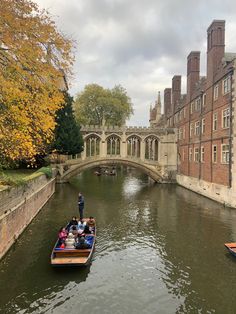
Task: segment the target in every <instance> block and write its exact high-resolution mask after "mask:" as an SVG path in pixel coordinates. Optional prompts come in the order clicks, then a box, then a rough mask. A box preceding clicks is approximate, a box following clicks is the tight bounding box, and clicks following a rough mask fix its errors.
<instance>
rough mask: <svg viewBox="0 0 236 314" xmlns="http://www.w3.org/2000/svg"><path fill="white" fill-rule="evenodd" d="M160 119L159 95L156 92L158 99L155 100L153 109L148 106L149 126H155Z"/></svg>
mask: <svg viewBox="0 0 236 314" xmlns="http://www.w3.org/2000/svg"><path fill="white" fill-rule="evenodd" d="M160 118H161V94H160V92H158V97H157V100H156V101H155V106H154V108H152V106H150V118H149V122H150V126H155V125H156V124H158V122H159V121H160Z"/></svg>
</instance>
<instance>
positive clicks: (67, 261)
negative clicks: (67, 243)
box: [51, 218, 96, 266]
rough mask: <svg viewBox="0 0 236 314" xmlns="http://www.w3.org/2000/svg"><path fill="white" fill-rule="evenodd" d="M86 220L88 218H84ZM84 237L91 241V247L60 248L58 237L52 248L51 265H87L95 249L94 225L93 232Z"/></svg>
mask: <svg viewBox="0 0 236 314" xmlns="http://www.w3.org/2000/svg"><path fill="white" fill-rule="evenodd" d="M85 220H88V218H85ZM85 239H89V240H90V242H91V244H92V245H91V248H88V249H76V248H66V247H65V248H60V246H59V239H57V241H56V244H55V246H54V248H53V250H52V254H51V265H52V266H87V265H89V264H90V263H91V259H92V255H93V252H94V250H95V240H96V226H95V231H94V233H93V234H86V236H85Z"/></svg>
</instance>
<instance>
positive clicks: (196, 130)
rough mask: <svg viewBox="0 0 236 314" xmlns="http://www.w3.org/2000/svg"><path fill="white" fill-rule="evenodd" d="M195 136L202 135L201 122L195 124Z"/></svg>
mask: <svg viewBox="0 0 236 314" xmlns="http://www.w3.org/2000/svg"><path fill="white" fill-rule="evenodd" d="M194 134H195V135H200V121H196V122H195V128H194Z"/></svg>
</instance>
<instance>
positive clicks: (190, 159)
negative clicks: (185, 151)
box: [188, 147, 193, 161]
mask: <svg viewBox="0 0 236 314" xmlns="http://www.w3.org/2000/svg"><path fill="white" fill-rule="evenodd" d="M188 160H189V161H192V160H193V149H192V147H189V157H188Z"/></svg>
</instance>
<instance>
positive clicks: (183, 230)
mask: <svg viewBox="0 0 236 314" xmlns="http://www.w3.org/2000/svg"><path fill="white" fill-rule="evenodd" d="M78 191H82V192H83V194H84V196H85V201H86V206H85V208H86V212H85V213H86V216H89V215H93V216H95V217H96V220H97V242H96V251H95V253H94V256H93V261H92V264H91V266H89V267H85V268H69V269H65V268H60V269H55V268H51V266H50V253H51V249H52V247H53V245H54V243H55V240H56V236H57V231H58V229H59V228H60V227H61V226H63V225H65V222H66V221H68V219H70V217H71V216H72V215H74V214H76V213H77V206H76V203H77V194H78ZM15 223H16V224H17V221H16V222H15ZM232 241H236V210H233V209H229V208H224V207H223V206H221V205H219V204H217V203H215V202H213V201H210V200H208V199H206V198H204V197H201V196H199V195H197V194H195V193H193V192H190V191H187V190H185V189H184V188H181V187H179V186H177V185H159V184H155V185H154V184H152V183H151V182H150V180H149V179H148V177H146V176H145V175H143V174H142V173H139V172H137V171H136V170H134V169H125V168H122V169H121V170H119V171H118V173H117V176H115V177H112V176H101V177H97V176H95V175H93V172H92V171H91V170H89V171H86V172H83V173H82V174H81V175H78V176H77V177H75V178H73V180H72V181H71V183H70V184H64V185H58V186H57V188H56V193H55V194H54V196H53V197H52V198H51V199H50V201H49V202H48V203H47V204H46V206H44V208H43V209H42V210H41V212H40V213H39V214H38V215H37V216H36V218H35V219H34V220H33V222H32V223H31V224H30V225H29V226H28V228H27V229H26V231H25V232H24V233H23V235H22V236H21V237H20V238H19V240H18V241H17V243H16V244H15V245H14V246H13V247H12V248H11V250H10V251H9V252H8V254H7V255H6V256H5V258H4V259H3V260H2V261H1V262H0V313H4V314H5V313H9V314H12V313H70V314H74V313H83V314H86V313H89V314H93V313H99V314H100V313H102V314H103V313H109V314H110V313H112V314H118V313H122V314H123V313H160V314H162V313H163V314H164V313H167V314H172V313H220V314H221V313H222V314H227V313H229V314H231V313H236V298H235V292H236V258H233V257H232V256H231V255H230V254H229V253H227V251H226V249H225V248H224V243H225V242H232Z"/></svg>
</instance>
